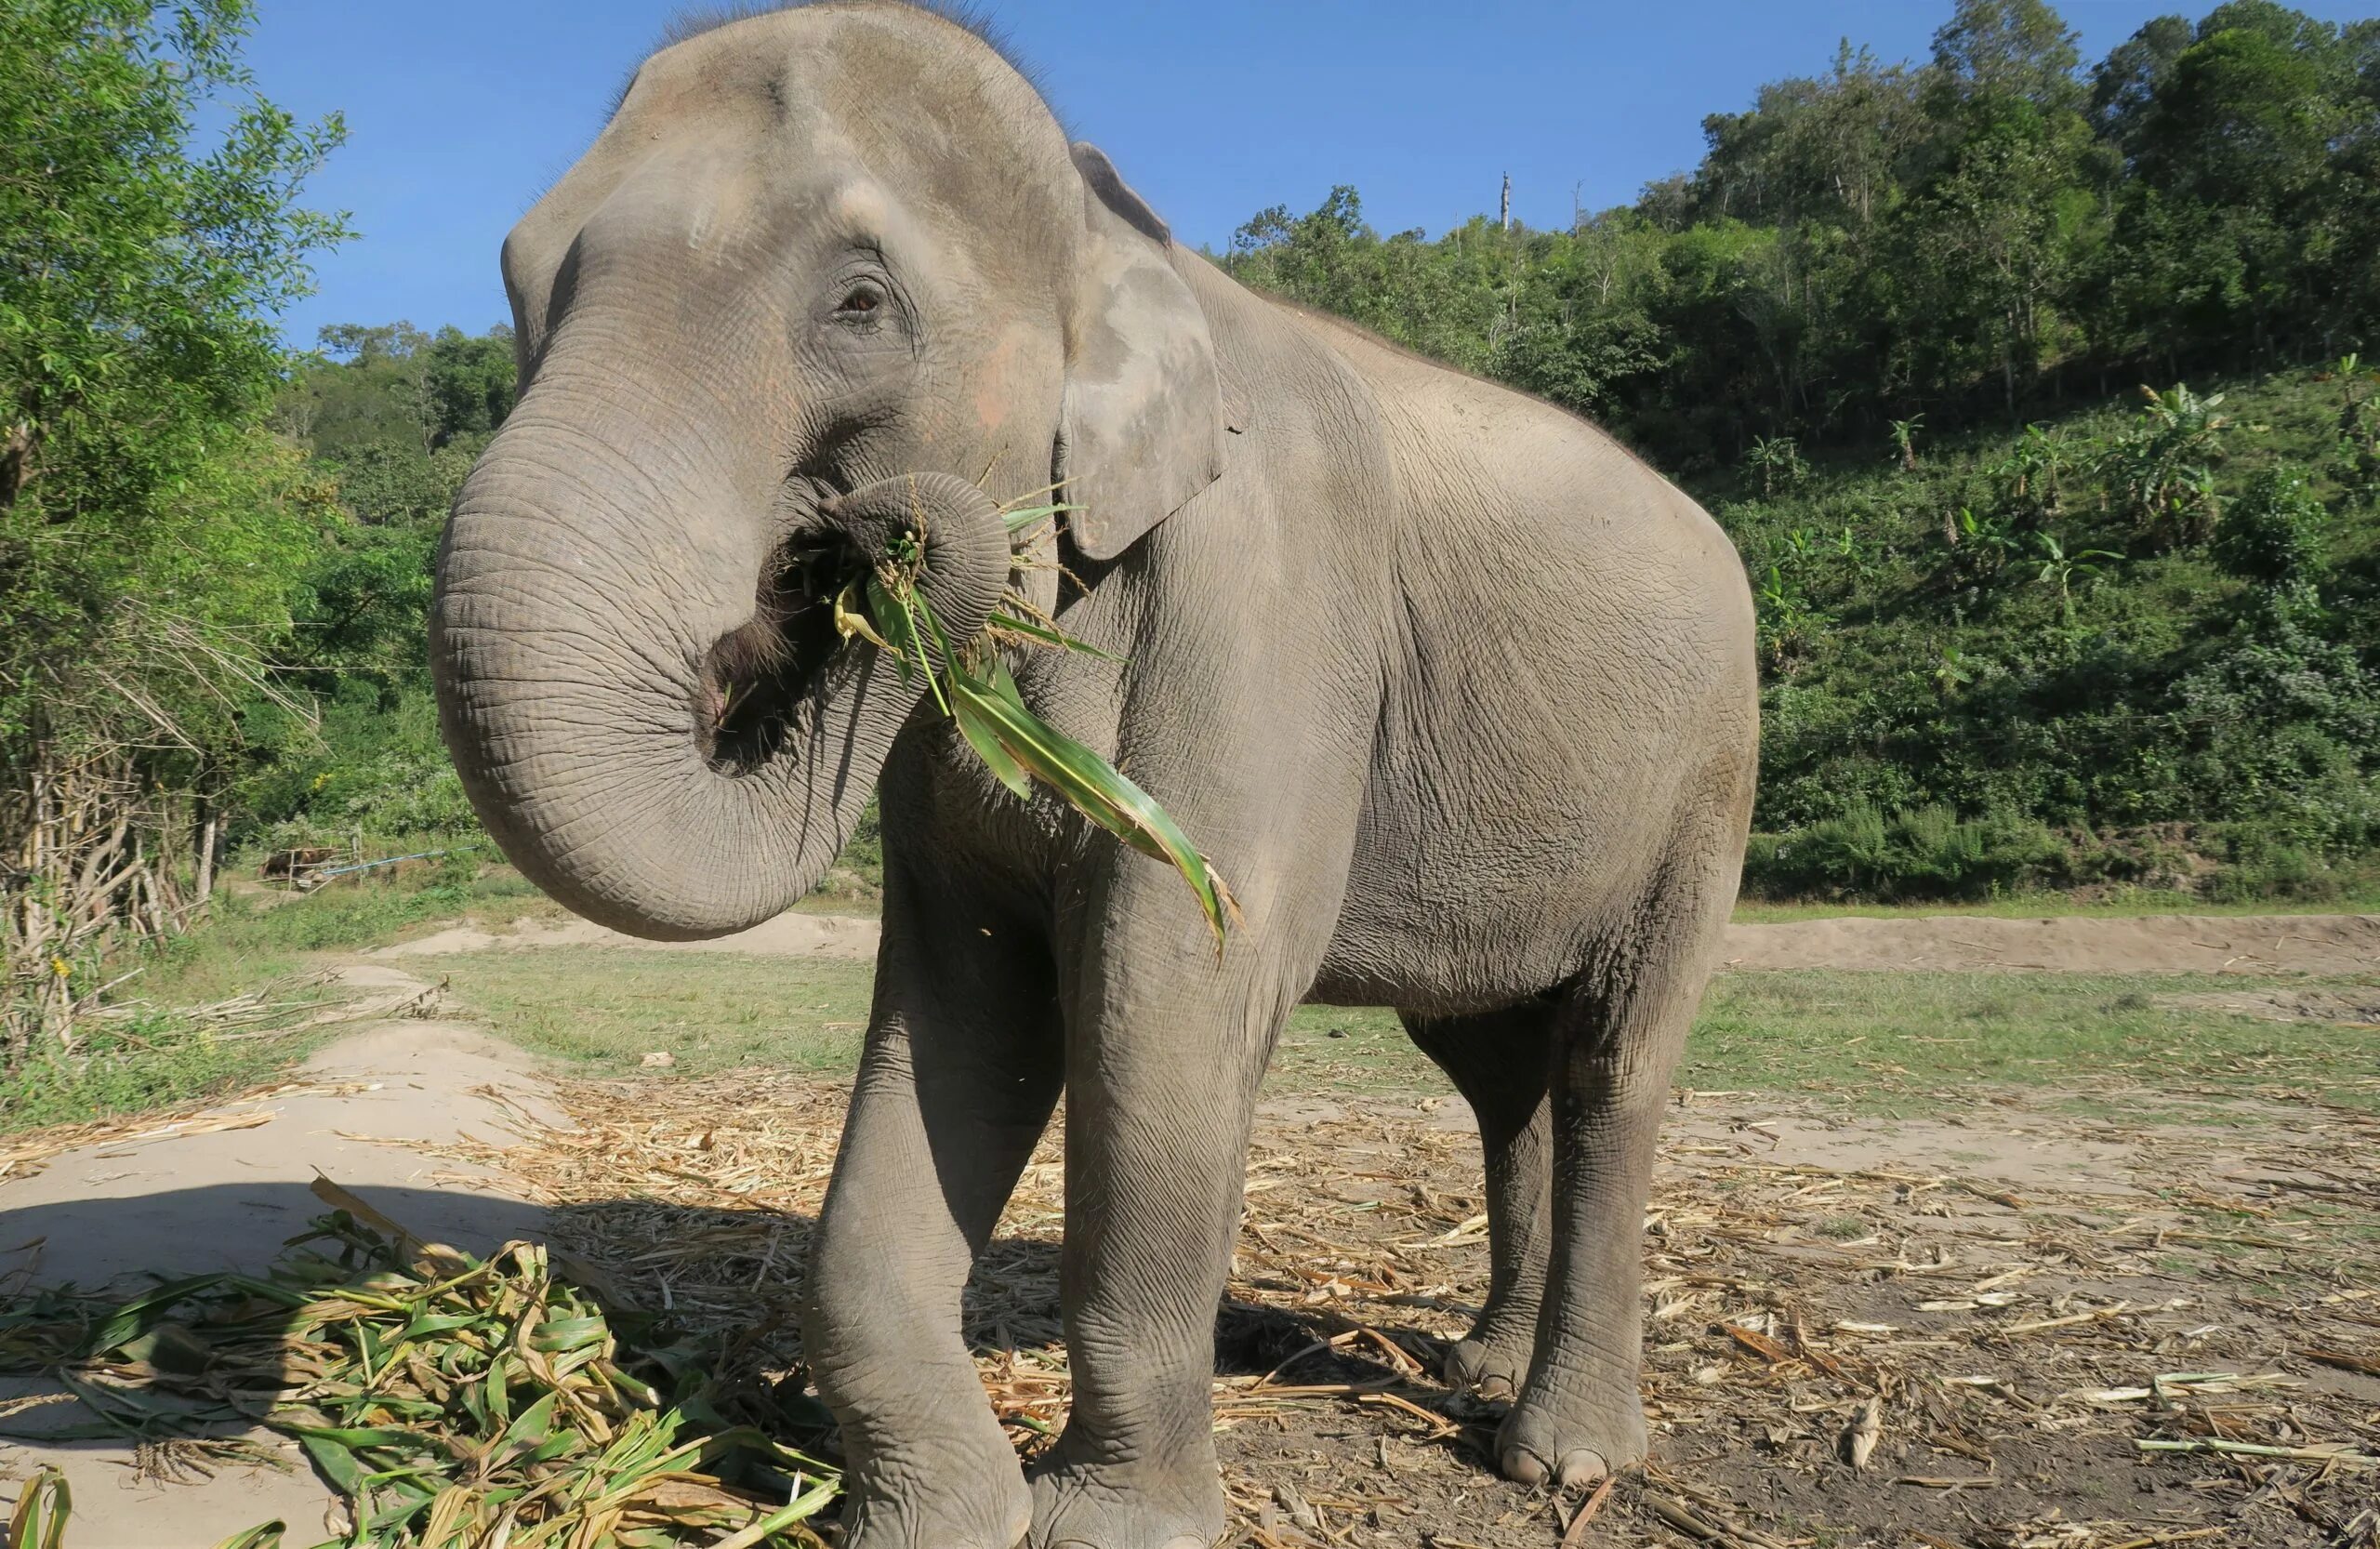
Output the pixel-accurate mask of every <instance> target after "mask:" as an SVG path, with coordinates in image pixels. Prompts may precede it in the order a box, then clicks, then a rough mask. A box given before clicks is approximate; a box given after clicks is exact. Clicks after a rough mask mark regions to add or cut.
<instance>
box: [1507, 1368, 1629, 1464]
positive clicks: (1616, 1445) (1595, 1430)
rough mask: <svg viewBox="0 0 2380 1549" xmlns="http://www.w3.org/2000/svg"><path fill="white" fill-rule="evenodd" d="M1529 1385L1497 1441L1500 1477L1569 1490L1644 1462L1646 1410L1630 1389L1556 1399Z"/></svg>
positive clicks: (1549, 1389)
mask: <svg viewBox="0 0 2380 1549" xmlns="http://www.w3.org/2000/svg"><path fill="white" fill-rule="evenodd" d="M1553 1388H1554V1384H1545V1383H1542V1382H1540V1383H1532V1384H1529V1386H1528V1387H1527V1388H1526V1389H1525V1390H1524V1391H1523V1393H1522V1395H1521V1398H1520V1401H1519V1402H1518V1403H1516V1404H1514V1406H1513V1412H1512V1413H1511V1414H1509V1415H1507V1416H1505V1417H1504V1424H1503V1428H1502V1429H1501V1430H1500V1431H1499V1432H1498V1433H1497V1435H1496V1457H1497V1462H1498V1463H1499V1464H1500V1466H1501V1468H1502V1470H1503V1474H1504V1477H1506V1478H1508V1479H1511V1480H1514V1482H1516V1483H1519V1484H1524V1485H1551V1486H1554V1487H1556V1488H1558V1489H1578V1488H1580V1487H1582V1486H1587V1485H1593V1484H1594V1483H1596V1482H1598V1481H1599V1480H1602V1479H1604V1478H1606V1477H1607V1476H1611V1475H1613V1474H1617V1473H1620V1471H1622V1470H1624V1469H1629V1468H1633V1467H1635V1466H1636V1465H1637V1464H1639V1463H1643V1462H1644V1461H1645V1455H1646V1447H1647V1441H1646V1431H1645V1410H1644V1406H1643V1404H1642V1403H1641V1402H1640V1401H1639V1400H1638V1399H1637V1397H1636V1389H1635V1386H1634V1384H1629V1385H1628V1386H1626V1387H1625V1388H1621V1387H1618V1386H1612V1387H1610V1388H1608V1390H1605V1389H1602V1388H1594V1389H1581V1390H1580V1391H1579V1393H1578V1394H1577V1396H1576V1397H1568V1396H1560V1395H1557V1394H1555V1393H1554V1391H1553Z"/></svg>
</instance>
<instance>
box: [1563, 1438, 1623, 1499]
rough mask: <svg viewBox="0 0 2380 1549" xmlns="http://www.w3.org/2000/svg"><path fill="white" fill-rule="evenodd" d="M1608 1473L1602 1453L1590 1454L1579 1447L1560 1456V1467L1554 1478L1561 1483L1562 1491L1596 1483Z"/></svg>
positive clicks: (1608, 1468) (1609, 1470) (1608, 1469)
mask: <svg viewBox="0 0 2380 1549" xmlns="http://www.w3.org/2000/svg"><path fill="white" fill-rule="evenodd" d="M1610 1472H1611V1469H1610V1467H1609V1466H1608V1465H1607V1464H1606V1463H1605V1462H1604V1461H1603V1454H1602V1453H1600V1452H1591V1451H1589V1450H1586V1449H1585V1448H1583V1447H1581V1448H1578V1449H1576V1450H1571V1451H1568V1452H1565V1453H1563V1454H1562V1466H1561V1468H1560V1469H1559V1470H1558V1471H1557V1472H1556V1474H1555V1477H1556V1478H1557V1479H1559V1480H1560V1481H1561V1484H1562V1488H1563V1489H1577V1488H1578V1487H1579V1486H1580V1485H1592V1484H1594V1483H1597V1482H1598V1481H1600V1480H1601V1479H1602V1478H1603V1476H1605V1475H1607V1474H1608V1473H1610Z"/></svg>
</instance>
